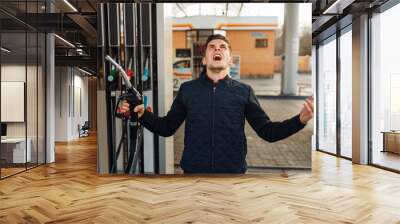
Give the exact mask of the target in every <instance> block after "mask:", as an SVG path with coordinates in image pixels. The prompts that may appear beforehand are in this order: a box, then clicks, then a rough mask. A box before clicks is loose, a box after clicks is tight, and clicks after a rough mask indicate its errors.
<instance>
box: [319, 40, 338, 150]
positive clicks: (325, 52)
mask: <svg viewBox="0 0 400 224" xmlns="http://www.w3.org/2000/svg"><path fill="white" fill-rule="evenodd" d="M318 66H319V67H318V82H319V83H318V105H317V107H318V118H319V119H318V148H319V149H320V150H323V151H327V152H330V153H336V40H335V39H334V40H332V41H330V42H328V43H326V44H323V45H320V47H319V48H318Z"/></svg>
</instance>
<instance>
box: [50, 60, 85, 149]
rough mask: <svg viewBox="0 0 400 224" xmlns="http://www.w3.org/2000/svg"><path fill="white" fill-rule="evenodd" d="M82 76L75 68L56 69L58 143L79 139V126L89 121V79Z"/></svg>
mask: <svg viewBox="0 0 400 224" xmlns="http://www.w3.org/2000/svg"><path fill="white" fill-rule="evenodd" d="M82 75H83V74H82V73H81V72H80V71H79V70H77V69H75V68H71V67H56V83H55V86H56V88H55V89H56V91H55V124H56V128H55V129H56V131H55V140H56V141H69V140H73V139H77V138H78V137H79V133H78V124H80V125H83V124H84V122H85V121H87V120H88V78H87V77H86V76H82ZM79 101H80V102H79ZM80 107H81V108H80ZM80 109H81V110H82V111H80Z"/></svg>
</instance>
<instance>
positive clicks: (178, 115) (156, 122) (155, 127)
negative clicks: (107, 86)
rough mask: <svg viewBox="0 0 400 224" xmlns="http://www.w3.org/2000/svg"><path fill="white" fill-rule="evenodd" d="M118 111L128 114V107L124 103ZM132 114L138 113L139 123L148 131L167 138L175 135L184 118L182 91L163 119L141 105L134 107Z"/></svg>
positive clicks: (184, 109)
mask: <svg viewBox="0 0 400 224" xmlns="http://www.w3.org/2000/svg"><path fill="white" fill-rule="evenodd" d="M120 110H121V111H122V112H124V111H127V112H129V111H128V110H129V105H128V104H127V103H124V104H123V105H122V106H121V107H120ZM134 112H136V113H138V117H139V122H140V123H141V124H142V125H143V126H144V127H146V128H147V129H148V130H150V131H151V132H153V133H155V134H158V135H160V136H163V137H169V136H171V135H173V134H174V133H175V131H176V130H177V129H178V128H179V126H181V124H182V122H183V121H184V120H185V118H186V108H185V105H184V104H183V103H182V91H181V89H180V90H179V92H178V95H177V96H176V97H175V99H174V101H173V103H172V106H171V109H170V110H169V111H168V113H167V115H166V116H164V117H159V116H157V115H155V114H153V113H151V112H149V111H147V110H145V108H144V105H143V104H141V105H138V106H136V107H135V108H134Z"/></svg>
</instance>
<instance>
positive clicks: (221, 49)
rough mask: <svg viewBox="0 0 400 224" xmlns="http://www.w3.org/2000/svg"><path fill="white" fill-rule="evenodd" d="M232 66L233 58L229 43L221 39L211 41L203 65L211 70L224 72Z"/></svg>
mask: <svg viewBox="0 0 400 224" xmlns="http://www.w3.org/2000/svg"><path fill="white" fill-rule="evenodd" d="M231 64H232V57H231V52H230V50H229V46H228V43H226V42H225V41H223V40H219V39H215V40H212V41H210V42H209V43H208V45H207V48H206V53H205V57H204V58H203V65H206V66H207V68H209V69H211V70H214V69H217V70H224V69H226V68H227V67H228V66H229V65H231Z"/></svg>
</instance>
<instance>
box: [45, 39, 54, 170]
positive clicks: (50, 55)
mask: <svg viewBox="0 0 400 224" xmlns="http://www.w3.org/2000/svg"><path fill="white" fill-rule="evenodd" d="M54 48H55V44H54V35H53V34H51V33H50V34H47V36H46V63H47V64H46V163H53V162H54V161H55V150H54V133H55V72H54V67H55V61H54Z"/></svg>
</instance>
